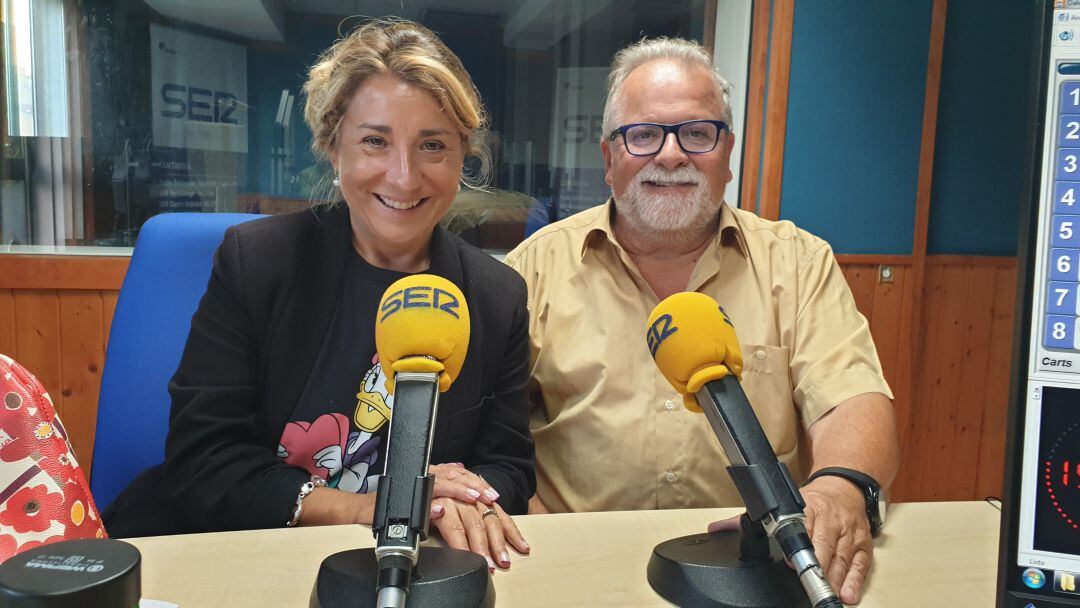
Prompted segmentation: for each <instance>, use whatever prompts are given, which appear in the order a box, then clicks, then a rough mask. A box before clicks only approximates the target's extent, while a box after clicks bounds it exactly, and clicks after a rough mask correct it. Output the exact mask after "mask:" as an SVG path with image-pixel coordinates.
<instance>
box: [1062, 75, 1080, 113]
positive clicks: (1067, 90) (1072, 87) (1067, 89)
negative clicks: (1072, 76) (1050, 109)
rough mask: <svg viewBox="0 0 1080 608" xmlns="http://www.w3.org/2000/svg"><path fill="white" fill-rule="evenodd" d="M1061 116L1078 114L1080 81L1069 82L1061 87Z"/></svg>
mask: <svg viewBox="0 0 1080 608" xmlns="http://www.w3.org/2000/svg"><path fill="white" fill-rule="evenodd" d="M1058 107H1059V108H1060V113H1061V114H1073V113H1076V114H1080V80H1069V81H1066V82H1064V83H1062V85H1061V105H1060V106H1058Z"/></svg>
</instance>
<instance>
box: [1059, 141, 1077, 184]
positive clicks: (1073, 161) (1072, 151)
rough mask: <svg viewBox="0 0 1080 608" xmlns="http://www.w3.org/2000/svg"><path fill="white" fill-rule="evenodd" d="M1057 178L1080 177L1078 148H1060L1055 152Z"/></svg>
mask: <svg viewBox="0 0 1080 608" xmlns="http://www.w3.org/2000/svg"><path fill="white" fill-rule="evenodd" d="M1056 177H1057V179H1062V180H1068V179H1074V178H1080V148H1061V149H1060V150H1058V153H1057V174H1056Z"/></svg>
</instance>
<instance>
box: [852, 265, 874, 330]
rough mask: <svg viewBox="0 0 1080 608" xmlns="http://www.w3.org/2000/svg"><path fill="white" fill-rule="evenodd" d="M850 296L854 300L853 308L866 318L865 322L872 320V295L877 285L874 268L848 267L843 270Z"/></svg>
mask: <svg viewBox="0 0 1080 608" xmlns="http://www.w3.org/2000/svg"><path fill="white" fill-rule="evenodd" d="M844 277H845V278H846V279H847V282H848V287H850V288H851V295H852V296H853V297H854V298H855V307H856V308H858V309H859V312H861V313H862V315H863V316H864V317H866V320H867V322H870V321H872V320H873V318H874V294H875V291H876V290H875V287H876V285H877V267H876V266H864V265H858V266H848V267H847V268H845V269H844Z"/></svg>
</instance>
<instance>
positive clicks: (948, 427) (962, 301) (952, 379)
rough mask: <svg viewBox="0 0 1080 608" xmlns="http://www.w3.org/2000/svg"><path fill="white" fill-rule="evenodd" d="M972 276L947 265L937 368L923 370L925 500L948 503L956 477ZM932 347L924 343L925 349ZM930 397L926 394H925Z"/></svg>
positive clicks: (922, 485)
mask: <svg viewBox="0 0 1080 608" xmlns="http://www.w3.org/2000/svg"><path fill="white" fill-rule="evenodd" d="M968 279H969V274H968V271H967V268H965V267H956V266H946V267H944V268H943V269H942V272H941V279H940V280H941V281H942V283H941V285H940V288H941V312H940V313H939V315H940V318H939V319H938V332H937V333H936V334H935V335H934V342H935V343H934V345H933V350H934V351H935V353H936V355H937V365H935V366H933V367H927V368H924V369H923V373H922V374H920V376H919V378H920V379H921V380H920V383H919V386H920V388H922V389H923V390H924V391H925V390H927V389H928V390H929V394H927V398H926V399H922V398H920V399H919V400H918V402H917V403H918V407H920V408H926V409H927V410H928V414H929V415H928V416H926V417H925V418H924V420H926V421H927V422H928V424H927V427H926V428H925V429H924V432H925V433H926V437H927V439H926V442H925V443H924V444H923V453H922V456H923V460H922V463H921V464H922V466H921V467H920V476H919V479H918V481H919V486H920V488H921V491H922V493H923V494H922V497H923V498H922V499H923V500H944V499H945V498H946V495H947V493H948V488H949V483H950V480H951V478H952V474H951V473H950V472H949V471H952V470H953V469H952V465H951V459H952V455H953V429H954V428H955V425H956V418H957V399H958V397H959V395H960V360H961V355H962V353H963V343H964V318H965V317H966V316H967V313H968V310H967V304H968V299H967V294H968V282H969V281H968ZM926 346H929V344H924V348H925V347H926ZM924 394H926V393H924Z"/></svg>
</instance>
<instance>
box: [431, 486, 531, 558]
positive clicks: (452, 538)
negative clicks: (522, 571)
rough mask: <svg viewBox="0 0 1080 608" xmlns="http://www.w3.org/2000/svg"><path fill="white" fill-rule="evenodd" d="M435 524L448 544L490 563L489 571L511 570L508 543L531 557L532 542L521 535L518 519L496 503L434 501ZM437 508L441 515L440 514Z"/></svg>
mask: <svg viewBox="0 0 1080 608" xmlns="http://www.w3.org/2000/svg"><path fill="white" fill-rule="evenodd" d="M431 504H432V515H431V523H432V524H434V525H435V527H436V528H437V529H438V530H439V533H440V534H442V537H443V540H445V541H446V544H447V545H449V546H450V547H452V548H454V549H465V550H467V551H472V552H473V553H476V554H477V555H481V556H483V557H484V559H486V560H487V563H488V570H489V571H491V572H494V571H495V567H496V565H497V566H498V567H499V568H502V569H504V570H505V569H507V568H509V567H510V553H509V551H508V550H507V542H509V544H510V546H512V547H513V548H514V549H515V550H516V551H517V552H518V553H521V554H528V553H529V551H530V547H529V543H527V542H525V537H523V536H522V535H521V532H520V531H519V530H518V527H517V524H515V523H514V520H513V519H511V518H510V516H509V515H507V514H506V511H503V509H502V507H500V506H499V505H498V504H495V503H493V504H492V505H491V506H490V507H489V506H488V505H486V504H484V503H476V502H473V503H468V502H462V501H460V500H456V499H453V498H447V497H442V498H436V499H435V500H433V501H431ZM437 508H441V512H439V514H438V515H436V512H437V511H438V509H437Z"/></svg>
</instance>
